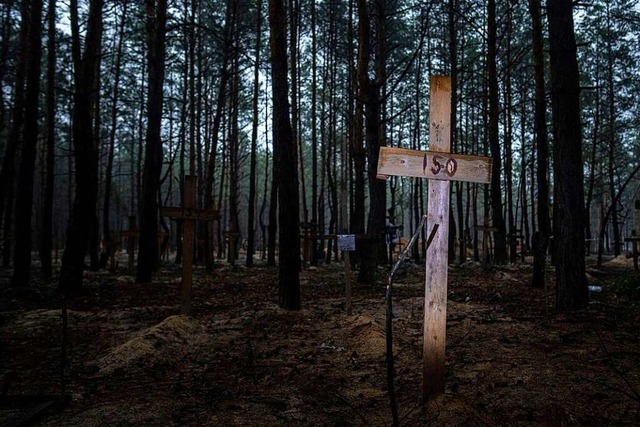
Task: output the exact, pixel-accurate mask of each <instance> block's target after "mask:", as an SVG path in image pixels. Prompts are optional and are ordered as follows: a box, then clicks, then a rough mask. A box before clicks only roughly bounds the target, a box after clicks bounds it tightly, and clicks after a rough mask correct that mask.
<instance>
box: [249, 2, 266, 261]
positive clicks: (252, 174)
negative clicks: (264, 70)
mask: <svg viewBox="0 0 640 427" xmlns="http://www.w3.org/2000/svg"><path fill="white" fill-rule="evenodd" d="M261 48H262V0H258V1H257V4H256V50H255V63H254V66H253V105H252V108H253V127H252V131H251V159H250V165H249V207H248V210H249V212H248V213H247V260H246V266H247V267H252V266H253V256H254V254H255V240H256V230H255V228H256V227H255V225H256V219H255V214H256V200H257V196H256V193H257V182H256V177H257V170H256V169H257V151H258V123H259V117H258V101H259V96H260V80H259V79H260V49H261Z"/></svg>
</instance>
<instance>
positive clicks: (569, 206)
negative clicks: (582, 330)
mask: <svg viewBox="0 0 640 427" xmlns="http://www.w3.org/2000/svg"><path fill="white" fill-rule="evenodd" d="M547 17H548V19H549V48H550V57H551V99H552V107H553V108H552V110H553V131H554V132H553V134H554V144H553V159H554V186H553V189H554V197H553V199H554V204H553V219H554V221H553V235H554V239H555V244H554V246H555V253H556V256H555V261H556V286H557V290H556V304H557V308H558V310H561V311H563V310H574V309H581V308H584V307H586V306H587V303H588V293H587V279H586V276H585V260H584V182H583V164H582V136H581V124H580V75H579V72H578V61H577V52H576V41H575V34H574V29H573V2H572V0H549V1H547Z"/></svg>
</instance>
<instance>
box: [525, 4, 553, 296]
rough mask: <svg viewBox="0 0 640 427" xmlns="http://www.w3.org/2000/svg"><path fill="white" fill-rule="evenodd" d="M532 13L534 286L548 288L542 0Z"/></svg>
mask: <svg viewBox="0 0 640 427" xmlns="http://www.w3.org/2000/svg"><path fill="white" fill-rule="evenodd" d="M529 11H530V13H531V18H532V21H533V27H532V34H531V39H532V43H533V61H534V80H535V86H536V87H535V93H536V95H535V118H534V120H535V146H536V151H537V154H538V163H537V165H538V167H537V170H536V181H537V183H538V210H537V213H538V231H537V233H534V242H533V243H534V244H533V275H532V278H531V286H533V287H534V288H543V287H544V286H545V268H546V258H547V249H548V247H549V237H550V234H551V224H550V222H549V217H550V215H549V182H548V179H547V175H548V173H549V142H548V137H547V100H546V97H545V96H546V95H545V92H546V88H545V81H544V50H543V43H542V16H541V13H540V0H529Z"/></svg>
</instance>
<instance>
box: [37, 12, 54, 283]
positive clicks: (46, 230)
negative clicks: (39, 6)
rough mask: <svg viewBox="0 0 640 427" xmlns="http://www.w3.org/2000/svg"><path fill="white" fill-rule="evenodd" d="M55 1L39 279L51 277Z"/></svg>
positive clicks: (50, 24) (51, 22)
mask: <svg viewBox="0 0 640 427" xmlns="http://www.w3.org/2000/svg"><path fill="white" fill-rule="evenodd" d="M55 80H56V0H49V10H48V17H47V93H46V101H45V103H46V106H45V109H46V113H45V114H46V123H47V128H46V129H47V135H46V154H45V155H46V157H45V179H44V191H43V192H44V202H43V207H42V240H41V243H40V265H41V269H42V277H43V278H44V279H45V280H47V279H50V278H51V274H52V267H51V264H52V262H51V251H52V249H53V189H54V181H55V171H54V167H55V143H56V135H55V126H56V99H55V84H56V82H55Z"/></svg>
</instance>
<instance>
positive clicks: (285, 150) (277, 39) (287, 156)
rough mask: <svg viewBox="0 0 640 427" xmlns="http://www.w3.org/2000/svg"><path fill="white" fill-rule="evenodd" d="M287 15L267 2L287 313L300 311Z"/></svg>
mask: <svg viewBox="0 0 640 427" xmlns="http://www.w3.org/2000/svg"><path fill="white" fill-rule="evenodd" d="M286 16H287V15H286V12H285V8H284V2H283V0H270V1H269V25H270V29H271V34H270V40H271V65H272V75H273V85H272V90H273V141H274V146H277V147H278V151H279V155H278V157H277V159H276V161H277V162H279V163H280V166H279V168H278V169H279V170H280V173H281V179H280V188H279V193H278V194H279V197H278V204H279V208H278V219H279V222H280V224H281V225H285V224H286V226H281V227H280V233H279V237H280V264H279V269H278V282H279V304H280V307H282V308H284V309H286V310H299V309H300V277H299V274H300V226H299V222H300V219H299V216H298V215H299V203H300V202H299V198H298V197H299V194H298V176H297V175H298V168H297V158H298V156H297V153H296V151H297V150H296V148H297V147H296V143H295V141H294V140H293V135H292V130H291V121H290V117H289V101H288V93H287V92H288V88H287V45H286V35H285V34H286V27H287V23H286Z"/></svg>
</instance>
